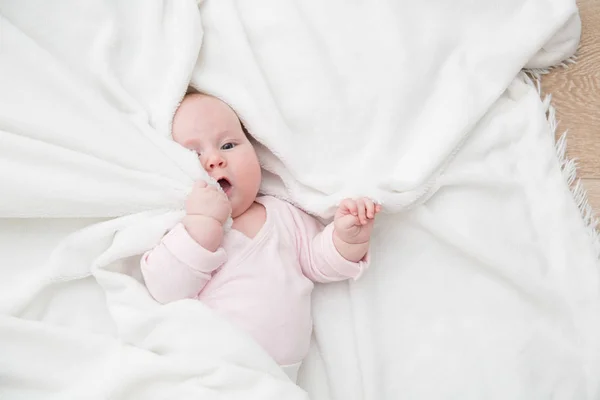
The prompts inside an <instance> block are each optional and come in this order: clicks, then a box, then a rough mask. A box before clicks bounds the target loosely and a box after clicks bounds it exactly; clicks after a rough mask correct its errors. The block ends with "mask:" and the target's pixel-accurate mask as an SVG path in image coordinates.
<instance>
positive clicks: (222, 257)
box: [141, 181, 231, 303]
mask: <svg viewBox="0 0 600 400" xmlns="http://www.w3.org/2000/svg"><path fill="white" fill-rule="evenodd" d="M185 211H186V215H185V217H184V218H183V221H182V223H181V224H178V225H177V226H175V228H173V229H172V230H171V231H170V232H169V233H168V234H167V235H165V237H164V238H163V240H162V241H161V243H160V244H159V245H158V246H157V247H156V248H154V249H153V250H151V251H149V252H148V253H146V254H144V256H143V257H142V261H141V268H142V274H143V275H144V280H145V281H146V287H147V288H148V291H149V292H150V294H151V295H152V297H154V298H155V299H156V300H157V301H158V302H160V303H168V302H170V301H175V300H180V299H186V298H194V297H196V296H197V295H198V294H199V293H200V291H201V290H202V289H204V286H205V285H206V283H207V282H208V281H209V280H210V278H211V276H212V273H213V272H214V271H215V270H216V269H217V268H219V267H220V266H221V265H223V264H224V263H225V261H226V259H227V255H226V254H225V251H224V250H223V249H222V248H221V241H222V240H223V224H224V223H225V221H226V220H227V217H228V216H229V214H230V213H231V205H230V204H229V200H228V199H227V196H225V194H224V193H222V192H219V191H218V190H217V189H215V188H214V187H211V186H208V184H207V183H206V182H204V181H198V182H196V183H195V184H194V187H193V188H192V191H191V193H190V194H189V196H188V197H187V199H186V201H185Z"/></svg>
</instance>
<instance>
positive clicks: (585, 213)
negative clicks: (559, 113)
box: [523, 55, 600, 260]
mask: <svg viewBox="0 0 600 400" xmlns="http://www.w3.org/2000/svg"><path fill="white" fill-rule="evenodd" d="M576 62H577V56H576V55H574V56H572V57H571V58H569V59H567V60H565V61H564V62H563V63H561V64H559V65H557V66H554V67H551V68H548V69H528V70H525V74H523V75H524V79H525V81H526V82H527V83H528V84H530V85H531V86H533V87H535V88H536V90H537V92H538V93H539V95H540V98H542V101H543V104H544V107H545V109H546V119H547V120H548V126H549V127H550V134H551V135H552V139H553V140H554V141H555V148H556V155H557V157H558V161H559V163H560V169H561V172H562V175H563V177H564V179H565V182H566V183H567V186H568V187H569V189H570V191H571V193H572V194H573V198H574V200H575V203H576V204H577V207H578V208H579V211H580V213H581V217H582V218H583V222H584V224H585V226H586V227H587V230H588V234H589V235H590V239H591V241H592V244H593V246H594V250H595V252H596V257H597V258H598V259H599V260H600V229H599V228H600V226H599V222H600V221H599V220H598V218H597V216H596V214H595V211H594V210H593V209H592V205H591V204H590V202H589V199H588V195H587V191H586V189H585V187H584V185H583V183H582V181H581V179H580V178H578V177H577V170H578V165H577V160H576V159H571V158H569V157H568V155H567V136H568V130H566V131H565V132H563V133H562V134H561V135H560V137H559V138H558V140H557V139H556V132H557V128H558V121H557V119H556V108H555V107H554V106H553V105H552V95H551V94H548V95H546V96H544V94H543V93H542V84H541V83H542V76H543V75H546V74H548V73H549V72H550V71H552V70H554V69H556V68H567V67H568V66H569V65H572V64H575V63H576Z"/></svg>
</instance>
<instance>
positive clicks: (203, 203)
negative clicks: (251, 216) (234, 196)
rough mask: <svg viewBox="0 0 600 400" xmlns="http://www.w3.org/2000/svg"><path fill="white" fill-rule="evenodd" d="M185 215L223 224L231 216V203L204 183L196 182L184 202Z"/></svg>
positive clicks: (221, 193) (225, 196)
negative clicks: (197, 216) (205, 218)
mask: <svg viewBox="0 0 600 400" xmlns="http://www.w3.org/2000/svg"><path fill="white" fill-rule="evenodd" d="M185 212H186V214H187V215H190V216H191V215H200V216H204V217H209V218H213V219H215V220H217V221H218V222H219V223H221V224H224V223H225V221H227V218H229V215H231V203H230V202H229V199H228V198H227V195H225V193H223V192H221V191H219V190H218V189H217V188H215V187H213V186H209V185H208V184H207V183H206V182H205V181H197V182H196V183H195V184H194V187H193V189H192V192H191V193H190V194H189V196H188V197H187V199H186V200H185Z"/></svg>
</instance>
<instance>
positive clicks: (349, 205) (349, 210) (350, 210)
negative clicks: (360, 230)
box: [339, 199, 358, 216]
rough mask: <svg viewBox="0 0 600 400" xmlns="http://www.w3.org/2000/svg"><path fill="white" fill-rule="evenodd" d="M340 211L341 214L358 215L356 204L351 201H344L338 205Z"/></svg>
mask: <svg viewBox="0 0 600 400" xmlns="http://www.w3.org/2000/svg"><path fill="white" fill-rule="evenodd" d="M339 208H340V210H341V211H342V212H343V214H352V215H354V216H357V215H358V207H357V206H356V202H355V201H354V200H352V199H345V200H343V201H342V202H341V203H340V207H339Z"/></svg>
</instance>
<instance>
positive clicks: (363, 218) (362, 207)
mask: <svg viewBox="0 0 600 400" xmlns="http://www.w3.org/2000/svg"><path fill="white" fill-rule="evenodd" d="M356 206H357V207H358V220H359V221H360V223H361V224H362V225H366V224H367V222H368V221H367V206H366V203H365V200H364V199H358V200H356Z"/></svg>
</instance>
